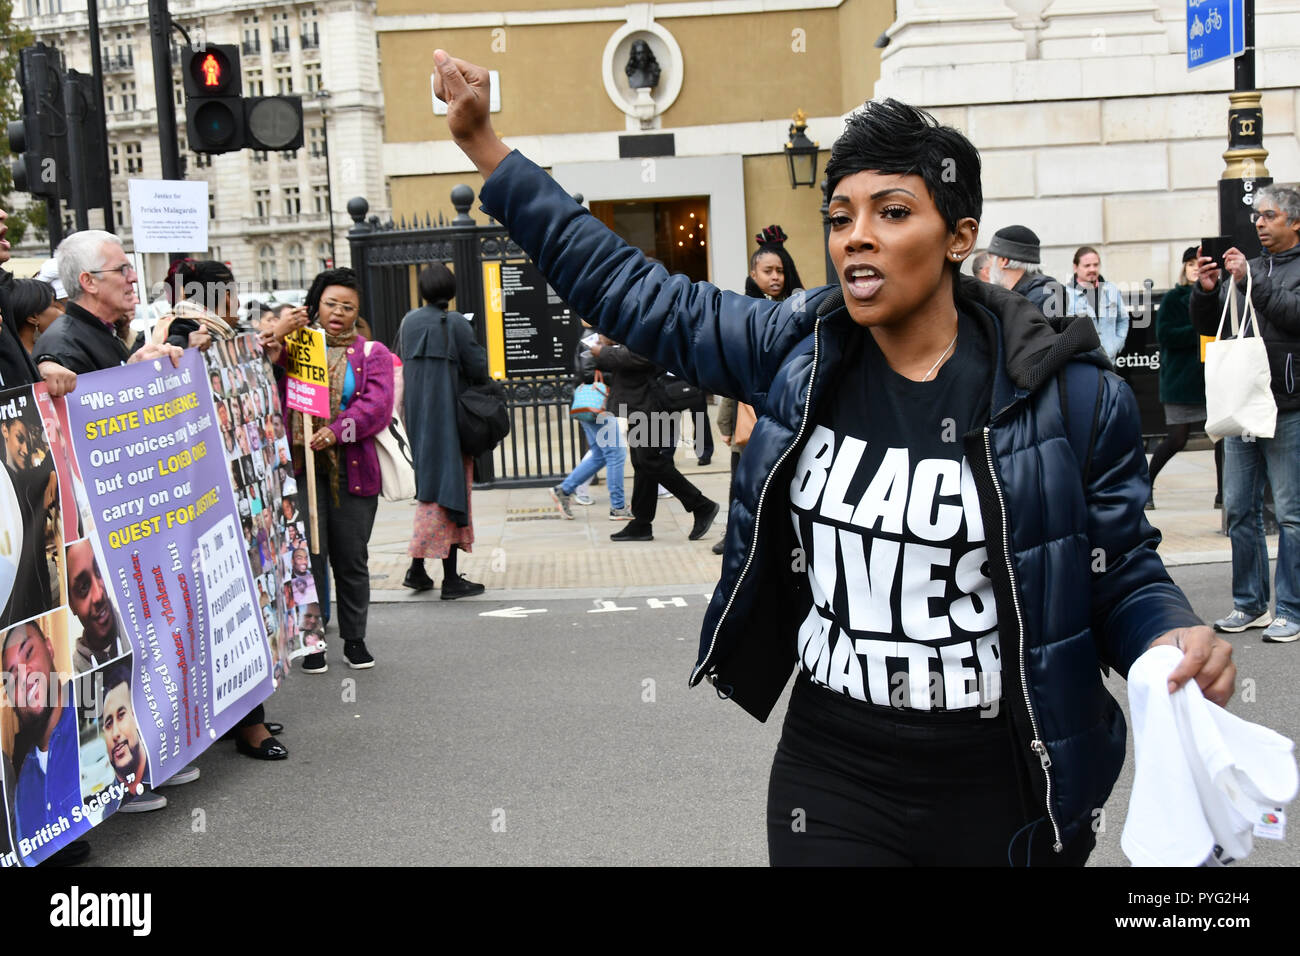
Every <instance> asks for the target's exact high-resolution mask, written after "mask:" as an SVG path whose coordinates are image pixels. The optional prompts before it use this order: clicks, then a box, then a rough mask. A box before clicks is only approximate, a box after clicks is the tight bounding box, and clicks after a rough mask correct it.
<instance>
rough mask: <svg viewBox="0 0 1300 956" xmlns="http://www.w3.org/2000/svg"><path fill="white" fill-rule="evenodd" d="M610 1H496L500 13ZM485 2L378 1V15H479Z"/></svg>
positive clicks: (582, 7) (577, 7) (580, 7)
mask: <svg viewBox="0 0 1300 956" xmlns="http://www.w3.org/2000/svg"><path fill="white" fill-rule="evenodd" d="M612 5H613V4H612V3H611V2H610V0H494V2H493V3H491V4H490V6H491V7H493V8H495V9H497V10H586V9H589V8H592V7H608V6H612ZM484 6H489V4H486V3H482V0H378V3H377V4H376V7H375V14H376V15H377V16H381V17H391V16H397V15H399V14H411V13H479V12H481V11H482V8H483V7H484Z"/></svg>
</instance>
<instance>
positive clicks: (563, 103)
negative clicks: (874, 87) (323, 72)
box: [379, 0, 879, 143]
mask: <svg viewBox="0 0 1300 956" xmlns="http://www.w3.org/2000/svg"><path fill="white" fill-rule="evenodd" d="M507 2H511V0H507ZM861 2H867V0H861ZM874 2H878V0H874ZM838 19H839V18H838V15H837V13H836V11H834V10H807V11H798V12H794V13H770V14H758V15H754V14H750V15H746V16H726V17H691V18H686V19H676V20H664V21H663V24H664V26H665V27H667V28H668V29H669V30H671V31H672V33H673V36H675V37H676V38H677V42H678V43H679V44H680V45H681V48H682V58H683V61H684V63H685V75H684V77H683V84H682V91H681V94H680V95H679V96H678V98H677V100H676V102H674V103H673V105H672V106H671V107H669V108H668V110H667V111H666V112H665V113H664V114H663V117H662V121H663V126H664V128H665V129H668V128H671V127H674V126H705V125H712V124H714V123H738V122H749V121H755V120H770V119H782V118H784V117H787V116H790V115H791V114H792V113H793V112H794V111H795V109H796V108H799V107H802V108H803V110H804V111H805V112H806V113H807V114H808V115H809V116H826V115H834V114H837V113H840V112H843V107H842V101H843V99H844V96H845V94H844V91H843V89H842V86H843V83H842V81H841V78H840V48H841V46H842V45H843V44H844V40H843V38H842V36H841V35H840V29H839V26H838ZM617 27H618V25H617V24H613V23H567V24H562V25H559V26H553V25H546V26H530V27H519V26H512V27H508V28H506V32H505V34H504V35H502V36H500V37H494V36H493V34H492V31H491V30H490V29H485V28H482V27H476V28H474V29H466V30H439V31H432V30H415V31H401V32H393V33H381V34H380V35H379V50H380V57H381V59H382V62H383V74H382V78H381V79H382V83H383V87H384V120H385V132H384V138H385V140H386V141H387V142H390V143H399V142H423V141H427V140H441V139H447V138H448V135H447V131H446V124H445V123H444V122H443V121H442V119H441V118H440V117H435V116H434V115H433V108H432V102H431V99H430V94H429V74H430V73H431V72H432V71H433V51H434V49H435V48H437V47H443V48H444V49H446V50H448V51H449V52H450V53H452V55H454V56H457V57H460V58H461V59H464V60H469V61H470V62H472V63H477V64H479V65H480V66H484V67H487V68H488V69H490V70H497V71H498V72H499V74H500V77H501V92H502V96H501V112H499V113H495V114H493V116H492V123H493V125H494V126H495V127H496V129H497V132H498V133H500V134H501V135H502V136H522V135H534V134H556V133H585V132H599V131H607V130H617V131H620V132H621V131H622V130H624V129H625V128H626V124H625V120H624V114H623V112H622V111H621V110H619V109H617V108H615V106H614V104H613V103H611V102H610V99H609V97H608V95H607V94H606V93H605V86H604V81H603V80H602V79H601V56H602V54H603V52H604V49H605V43H606V42H607V41H608V40H609V37H610V35H611V34H612V33H613V32H614V30H615V29H617ZM796 30H801V31H803V34H802V35H800V36H796V35H795V31H796ZM502 43H504V46H505V49H504V50H502V49H500V46H501V44H502ZM865 45H866V47H867V49H870V44H869V43H867V44H865ZM796 48H797V49H796ZM730 51H743V55H740V56H737V55H733V54H732V53H731V52H730ZM855 52H856V53H861V52H862V51H860V50H858V51H855ZM720 54H721V55H720ZM874 60H875V63H876V68H877V69H878V64H879V57H878V56H876V57H875V58H874ZM862 69H863V67H862V65H861V64H857V65H856V66H855V73H859V72H861V71H862ZM859 85H860V84H859ZM863 98H865V97H860V98H858V99H857V102H861V100H862V99H863Z"/></svg>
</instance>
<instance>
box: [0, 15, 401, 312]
mask: <svg viewBox="0 0 1300 956" xmlns="http://www.w3.org/2000/svg"><path fill="white" fill-rule="evenodd" d="M169 6H170V9H171V15H172V18H173V19H174V20H175V21H177V22H178V23H180V24H181V25H182V26H183V27H184V28H185V29H186V30H187V31H188V32H189V34H190V36H191V38H192V39H193V40H194V42H195V43H196V44H198V43H201V42H205V41H206V42H208V43H233V44H237V45H238V46H239V48H240V67H241V73H242V81H243V93H244V95H245V96H259V95H265V96H272V95H278V94H295V95H300V96H301V97H302V99H303V123H304V143H303V148H301V149H299V150H296V151H294V152H280V153H276V152H271V153H257V152H253V151H250V150H244V151H240V152H234V153H224V154H221V155H217V156H202V155H199V154H196V153H193V152H191V151H189V149H188V148H187V144H186V135H185V128H184V127H185V101H184V87H183V85H182V83H181V79H180V68H179V56H178V54H179V51H180V48H181V45H183V43H184V41H183V40H182V39H181V36H180V34H179V33H173V37H172V66H173V96H174V105H175V109H176V118H177V125H178V127H179V131H178V133H177V135H178V138H179V141H180V149H181V160H182V164H183V166H184V169H185V178H187V179H190V180H197V179H203V180H206V181H207V182H208V189H209V211H210V214H211V218H210V221H209V232H208V238H209V248H208V249H206V250H201V249H196V250H188V251H189V252H191V253H192V254H195V255H199V256H208V257H211V258H214V259H220V260H223V261H226V262H228V263H230V265H231V267H232V270H233V271H234V273H235V276H236V278H237V279H238V280H239V281H240V282H241V284H243V285H245V286H246V287H249V288H256V289H271V288H275V287H279V288H301V287H304V286H305V285H306V284H307V283H309V282H310V281H311V278H312V276H314V275H315V274H316V272H318V271H319V270H320V269H321V268H323V267H324V266H325V264H326V263H327V262H328V261H330V258H331V255H330V242H329V239H330V223H329V220H328V218H327V214H326V210H327V202H326V196H327V192H326V190H327V182H328V179H329V178H332V185H333V207H334V209H333V212H334V222H333V225H334V235H335V249H336V251H337V259H338V263H339V264H340V265H346V264H347V262H348V260H349V255H348V245H347V240H346V232H347V227H348V225H349V224H350V220H349V219H348V216H347V212H346V208H345V207H346V205H347V199H348V197H350V196H354V195H358V194H361V193H364V194H366V195H367V196H369V197H370V200H371V205H372V207H373V208H372V212H373V213H375V214H377V215H381V216H386V215H387V198H386V192H385V189H384V180H383V175H382V170H381V166H380V163H381V156H380V150H379V141H380V131H381V129H382V123H383V100H382V96H381V93H380V86H379V70H378V64H377V56H376V46H375V33H374V27H373V20H374V4H373V3H372V2H369V0H317V2H309V3H294V2H283V0H270V2H266V3H258V4H250V3H235V4H230V3H224V2H220V0H171V2H170V4H169ZM14 8H15V9H14V13H15V17H16V18H17V19H18V20H20V21H21V22H23V23H24V24H25V25H26V26H28V27H29V28H30V29H31V30H32V31H33V33H34V34H35V35H36V38H37V39H38V40H41V41H44V42H45V43H47V44H49V45H51V46H55V47H58V48H59V49H60V50H61V51H62V52H63V57H64V61H65V64H66V65H67V66H68V67H70V68H73V69H77V70H79V71H81V72H85V73H89V72H90V69H91V63H90V46H89V42H88V39H87V25H86V7H85V4H84V2H77V0H17V2H16V3H15V5H14ZM99 22H100V45H101V55H102V62H103V70H104V104H105V112H106V114H107V120H108V122H107V126H108V140H109V167H110V175H111V178H112V193H113V212H114V216H113V218H114V220H115V228H116V230H117V232H118V233H119V234H120V235H121V236H122V237H123V239H124V240H125V241H126V245H127V249H128V250H130V249H131V242H130V239H131V223H130V214H129V204H128V202H127V180H128V179H131V178H140V179H160V178H162V166H161V160H160V157H159V139H158V135H159V134H158V122H157V116H156V113H157V110H156V108H155V96H154V81H153V63H152V56H151V48H150V42H149V16H148V7H147V4H146V3H144V2H140V0H129V2H120V0H100V6H99ZM322 90H326V91H328V94H329V95H328V97H327V98H321V97H319V96H318V94H319V93H320V91H322ZM323 107H324V108H325V109H324V111H323V109H322V108H323ZM326 122H327V123H328V135H329V144H328V145H329V163H330V167H331V169H330V172H331V177H327V176H326V160H325V145H326V144H325V128H324V124H325V123H326ZM93 217H94V213H92V224H93V223H94V218H93ZM28 245H32V244H31V243H28ZM34 248H35V246H34ZM19 251H25V252H26V254H32V252H31V251H27V250H23V249H20V250H19ZM162 258H163V257H161V256H157V257H150V259H151V261H150V263H149V278H150V280H151V281H152V280H153V279H155V278H156V277H157V276H159V275H160V274H161V273H160V271H159V270H160V269H165V264H164V263H163V262H162Z"/></svg>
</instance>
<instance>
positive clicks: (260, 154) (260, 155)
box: [253, 149, 267, 163]
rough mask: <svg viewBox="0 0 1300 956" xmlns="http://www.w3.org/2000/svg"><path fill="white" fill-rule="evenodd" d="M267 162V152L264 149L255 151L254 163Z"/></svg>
mask: <svg viewBox="0 0 1300 956" xmlns="http://www.w3.org/2000/svg"><path fill="white" fill-rule="evenodd" d="M266 160H267V155H266V150H264V149H255V150H253V162H255V163H264V162H266Z"/></svg>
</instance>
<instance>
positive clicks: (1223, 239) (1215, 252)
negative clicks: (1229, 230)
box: [1201, 236, 1233, 270]
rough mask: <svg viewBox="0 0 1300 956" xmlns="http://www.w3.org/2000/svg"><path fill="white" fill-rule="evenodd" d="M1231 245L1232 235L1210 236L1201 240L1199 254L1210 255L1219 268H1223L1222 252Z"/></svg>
mask: <svg viewBox="0 0 1300 956" xmlns="http://www.w3.org/2000/svg"><path fill="white" fill-rule="evenodd" d="M1232 246H1233V240H1232V236H1211V237H1209V238H1208V239H1202V240H1201V255H1203V256H1210V257H1211V258H1213V259H1214V264H1215V265H1216V266H1218V268H1219V269H1220V270H1222V269H1223V254H1224V253H1225V252H1227V251H1228V250H1229V249H1231V248H1232Z"/></svg>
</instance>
